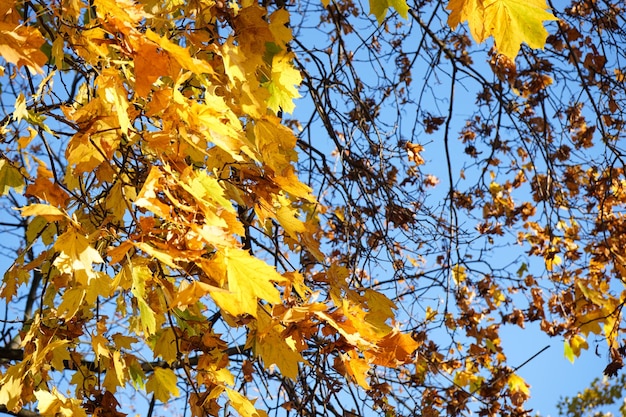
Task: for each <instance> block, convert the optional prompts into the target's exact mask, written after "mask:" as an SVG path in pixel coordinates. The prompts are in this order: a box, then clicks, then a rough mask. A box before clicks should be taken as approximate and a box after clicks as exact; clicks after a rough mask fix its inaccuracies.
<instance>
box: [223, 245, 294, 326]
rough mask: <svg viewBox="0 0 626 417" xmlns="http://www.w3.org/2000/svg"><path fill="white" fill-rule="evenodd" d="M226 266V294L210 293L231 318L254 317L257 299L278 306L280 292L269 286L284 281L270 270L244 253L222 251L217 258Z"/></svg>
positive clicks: (263, 263)
mask: <svg viewBox="0 0 626 417" xmlns="http://www.w3.org/2000/svg"><path fill="white" fill-rule="evenodd" d="M218 259H220V260H221V261H222V262H223V263H224V264H225V266H226V274H227V277H228V291H229V292H230V294H224V293H217V292H214V293H211V297H213V299H214V300H215V302H216V303H217V304H218V305H219V306H220V307H222V308H223V309H224V310H226V311H228V312H229V313H230V314H232V315H234V316H238V315H240V314H250V315H252V316H254V317H256V316H257V300H258V299H263V300H266V301H268V302H270V303H273V304H278V303H280V293H279V292H278V290H277V289H276V288H275V287H274V284H272V281H274V282H282V281H284V280H285V279H284V278H283V276H282V275H280V274H279V273H278V272H277V271H276V269H274V267H271V266H269V265H268V264H266V263H265V262H263V261H262V260H260V259H258V258H255V257H253V256H252V255H250V253H249V252H248V251H245V250H243V249H237V248H225V249H224V250H223V251H222V252H221V253H220V257H218Z"/></svg>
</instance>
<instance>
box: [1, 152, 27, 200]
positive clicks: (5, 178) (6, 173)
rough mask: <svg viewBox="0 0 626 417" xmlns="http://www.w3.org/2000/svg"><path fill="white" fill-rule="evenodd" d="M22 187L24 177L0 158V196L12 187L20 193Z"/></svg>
mask: <svg viewBox="0 0 626 417" xmlns="http://www.w3.org/2000/svg"><path fill="white" fill-rule="evenodd" d="M23 188H24V177H22V175H21V174H20V171H19V170H18V169H17V168H15V167H13V166H12V165H11V164H10V163H9V162H8V161H7V160H6V159H0V196H3V195H5V194H8V192H9V190H11V189H14V190H15V191H16V192H18V193H21V192H22V189H23Z"/></svg>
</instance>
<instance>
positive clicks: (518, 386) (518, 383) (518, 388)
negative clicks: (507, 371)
mask: <svg viewBox="0 0 626 417" xmlns="http://www.w3.org/2000/svg"><path fill="white" fill-rule="evenodd" d="M507 383H508V385H509V389H510V390H511V392H517V393H521V394H524V395H530V389H529V388H528V387H529V385H528V384H527V383H526V381H524V379H523V378H521V377H519V376H517V375H515V374H511V375H509V379H508V381H507Z"/></svg>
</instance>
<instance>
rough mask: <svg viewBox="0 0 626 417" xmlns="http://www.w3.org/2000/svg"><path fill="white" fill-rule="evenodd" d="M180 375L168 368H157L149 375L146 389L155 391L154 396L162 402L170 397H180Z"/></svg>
mask: <svg viewBox="0 0 626 417" xmlns="http://www.w3.org/2000/svg"><path fill="white" fill-rule="evenodd" d="M177 381H178V377H177V376H176V374H175V373H174V371H172V370H171V369H168V368H155V369H154V373H153V374H152V375H150V376H149V377H148V382H147V383H146V390H147V391H148V392H153V393H154V398H156V399H157V400H159V401H161V402H167V401H168V400H169V399H170V397H172V396H173V397H178V396H179V395H180V391H179V390H178V386H177V385H176V382H177Z"/></svg>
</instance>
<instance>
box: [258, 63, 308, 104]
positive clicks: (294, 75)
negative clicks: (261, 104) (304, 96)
mask: <svg viewBox="0 0 626 417" xmlns="http://www.w3.org/2000/svg"><path fill="white" fill-rule="evenodd" d="M292 59H293V54H292V53H281V54H276V55H274V58H273V59H272V78H271V80H270V81H269V82H268V83H267V84H266V88H267V89H268V91H269V92H270V98H269V99H268V100H267V107H269V108H270V109H272V110H273V111H274V112H277V113H278V111H279V110H282V111H284V112H286V113H292V112H293V110H294V109H295V107H296V106H295V104H294V103H293V99H295V98H298V97H300V93H299V92H298V88H297V86H299V85H300V83H301V82H302V75H300V71H298V70H297V69H295V68H294V67H293V65H292Z"/></svg>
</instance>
